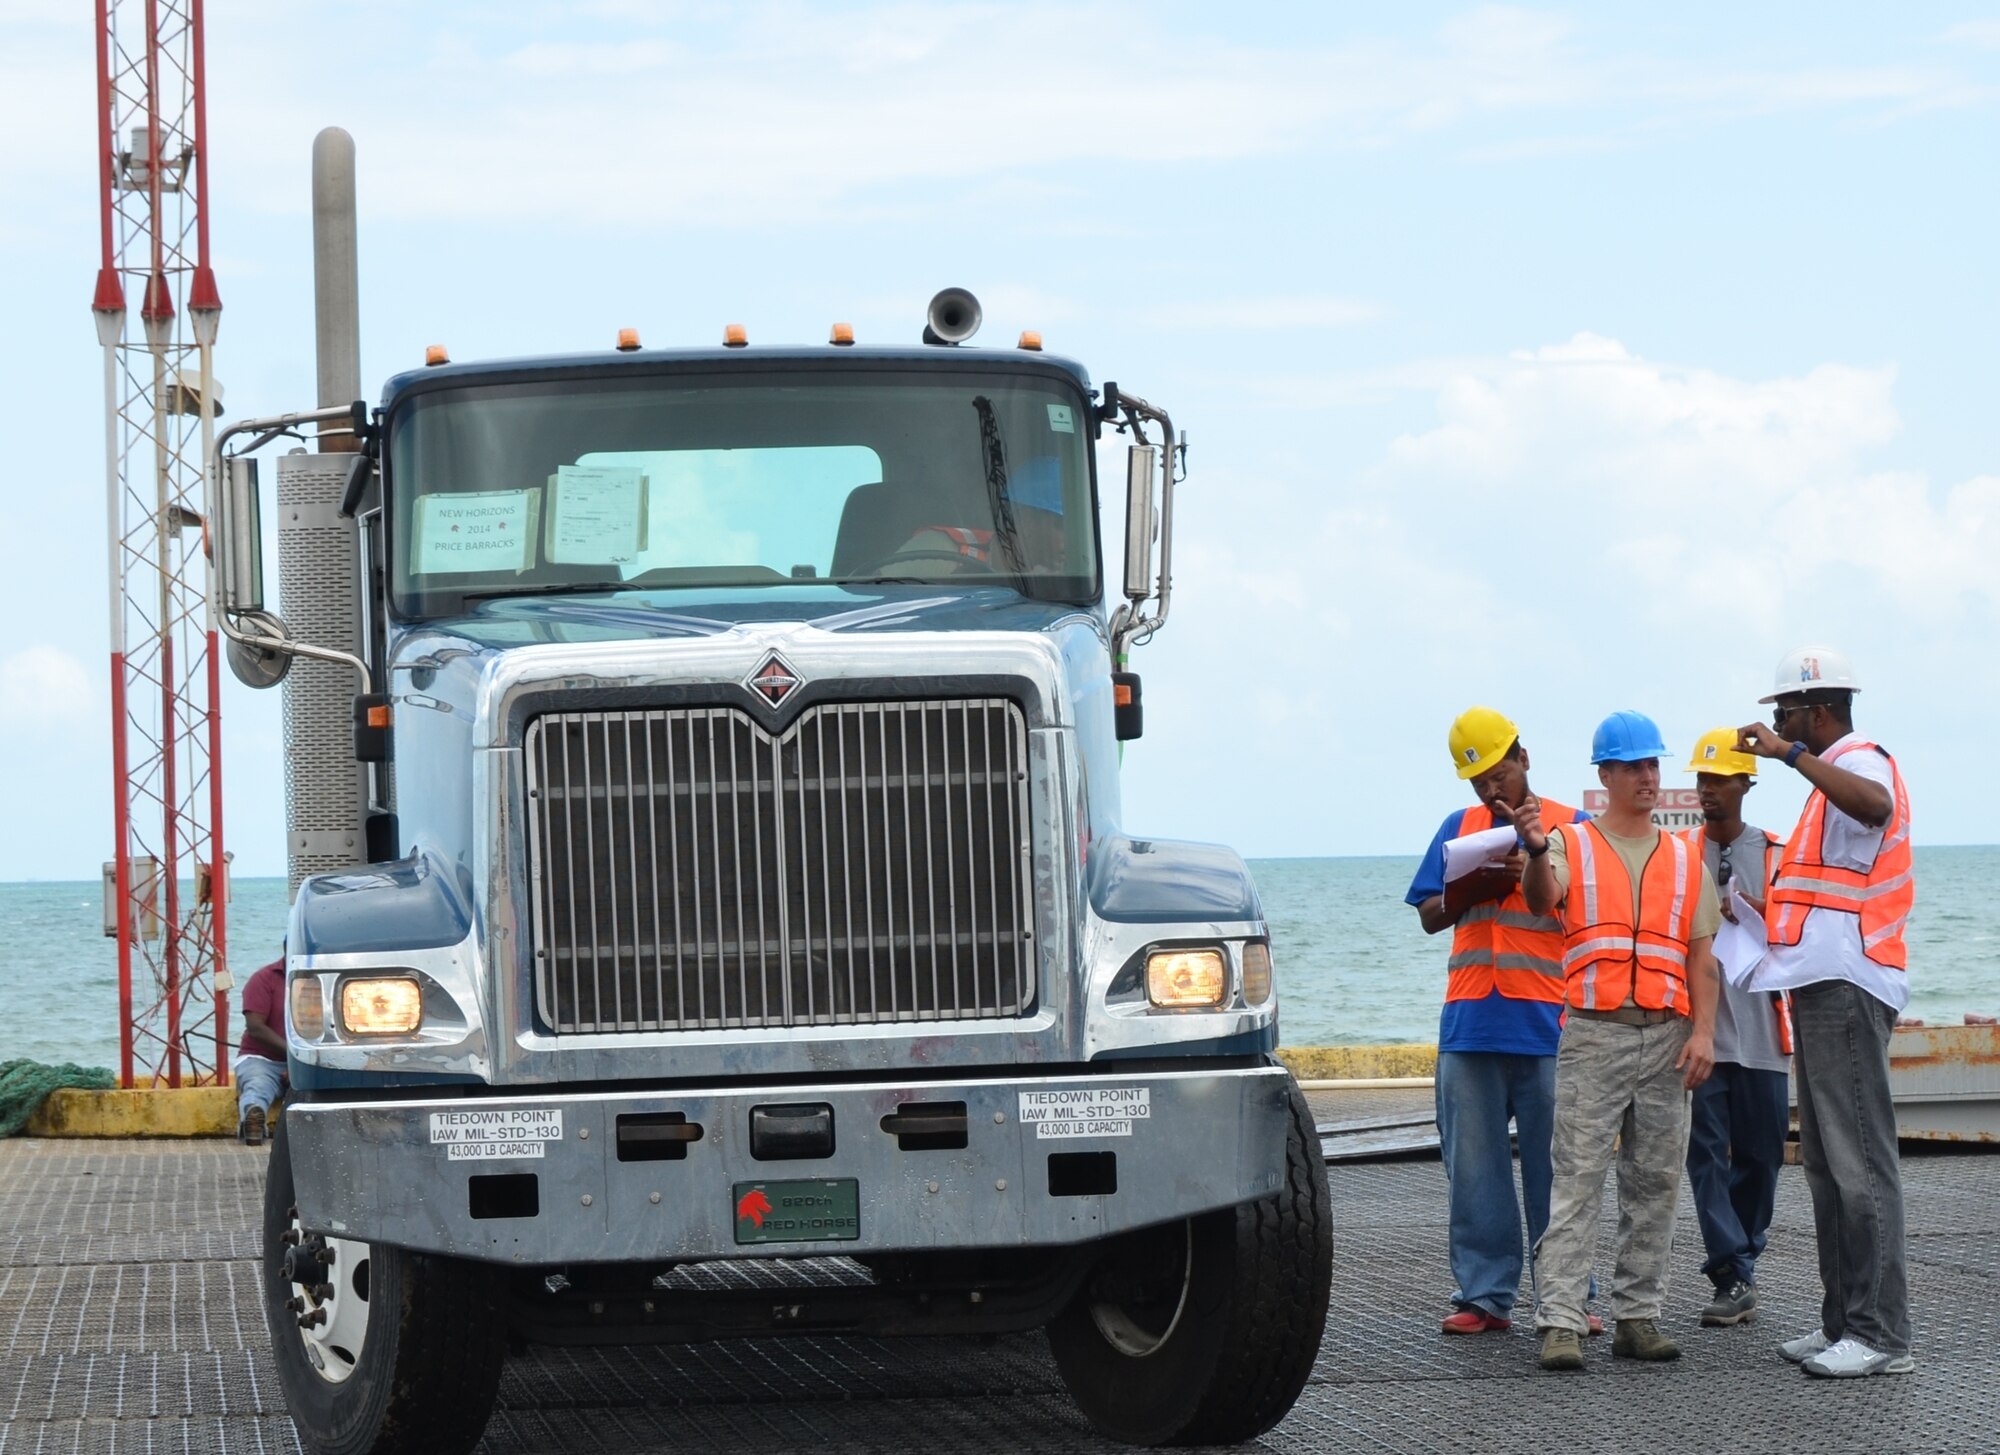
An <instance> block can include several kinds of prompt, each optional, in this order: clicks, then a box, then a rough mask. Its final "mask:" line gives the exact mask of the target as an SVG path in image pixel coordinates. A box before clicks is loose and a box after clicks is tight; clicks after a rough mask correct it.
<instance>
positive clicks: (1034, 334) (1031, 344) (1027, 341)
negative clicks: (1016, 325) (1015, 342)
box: [1019, 328, 1042, 354]
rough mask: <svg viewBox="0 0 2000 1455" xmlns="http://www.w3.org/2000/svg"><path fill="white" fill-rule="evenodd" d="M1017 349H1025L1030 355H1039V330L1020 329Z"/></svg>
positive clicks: (1040, 337) (1040, 344) (1040, 342)
mask: <svg viewBox="0 0 2000 1455" xmlns="http://www.w3.org/2000/svg"><path fill="white" fill-rule="evenodd" d="M1019 347H1021V348H1024V349H1026V350H1027V351H1028V352H1029V353H1031V354H1039V353H1040V352H1041V351H1042V333H1041V330H1040V329H1035V328H1024V329H1022V330H1021V342H1020V345H1019Z"/></svg>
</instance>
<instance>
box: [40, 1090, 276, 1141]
mask: <svg viewBox="0 0 2000 1455" xmlns="http://www.w3.org/2000/svg"><path fill="white" fill-rule="evenodd" d="M22 1130H23V1135H25V1136H30V1137H233V1136H235V1135H236V1088H235V1087H233V1086H183V1087H181V1088H180V1089H179V1090H171V1089H169V1088H166V1087H156V1088H147V1089H136V1090H132V1091H74V1090H62V1091H52V1092H50V1093H49V1095H48V1099H47V1100H46V1101H44V1102H43V1103H42V1104H41V1106H40V1108H39V1109H37V1110H36V1112H35V1114H34V1115H33V1116H31V1117H29V1118H28V1125H27V1126H26V1127H25V1128H23V1129H22Z"/></svg>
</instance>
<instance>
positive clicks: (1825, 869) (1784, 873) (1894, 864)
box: [1770, 741, 1916, 970]
mask: <svg viewBox="0 0 2000 1455" xmlns="http://www.w3.org/2000/svg"><path fill="white" fill-rule="evenodd" d="M1861 751H1868V752H1876V753H1882V750H1881V749H1880V748H1879V747H1877V746H1876V745H1875V744H1874V743H1869V742H1859V741H1857V742H1852V743H1847V744H1845V745H1843V746H1842V747H1840V748H1838V749H1836V750H1835V751H1833V752H1831V753H1828V754H1827V755H1826V757H1825V759H1824V760H1823V761H1825V762H1828V763H1834V762H1838V761H1839V760H1840V759H1841V758H1844V757H1846V756H1847V755H1848V754H1849V753H1853V752H1861ZM1882 756H1883V758H1884V759H1886V760H1887V761H1888V764H1889V780H1890V809H1889V821H1888V823H1886V824H1884V825H1883V826H1882V843H1881V847H1880V848H1878V849H1877V850H1876V851H1875V859H1874V862H1873V863H1871V864H1870V865H1869V866H1868V867H1867V868H1866V869H1837V868H1835V867H1833V866H1832V865H1830V864H1828V863H1826V831H1827V822H1826V816H1827V807H1828V803H1827V797H1826V795H1825V794H1824V793H1822V792H1820V791H1819V790H1818V789H1817V788H1815V789H1814V790H1813V792H1812V795H1811V797H1809V798H1807V799H1806V806H1805V812H1803V813H1802V814H1800V815H1799V826H1798V828H1797V829H1796V830H1794V831H1793V833H1792V841H1791V843H1790V844H1789V845H1787V846H1786V849H1785V852H1784V855H1783V856H1782V857H1781V858H1780V859H1779V861H1778V868H1777V872H1776V874H1775V875H1774V876H1773V878H1772V881H1771V914H1770V921H1771V943H1772V944H1774V945H1785V946H1791V945H1796V944H1798V942H1799V939H1800V937H1801V936H1803V935H1804V934H1805V927H1806V916H1807V915H1808V914H1810V913H1811V912H1812V911H1814V910H1823V911H1826V912H1828V913H1831V914H1851V915H1854V916H1855V917H1856V919H1857V920H1858V921H1859V928H1860V931H1861V952H1862V953H1863V954H1864V955H1866V956H1867V957H1868V958H1869V959H1870V960H1873V961H1874V962H1875V963H1876V964H1878V965H1882V966H1885V967H1887V968H1888V969H1891V970H1904V969H1906V968H1907V967H1908V964H1909V950H1908V947H1907V946H1906V945H1905V944H1904V943H1903V930H1904V928H1905V927H1906V926H1907V925H1908V924H1909V922H1910V907H1911V906H1912V905H1913V904H1915V903H1916V882H1915V879H1914V877H1913V875H1912V872H1911V855H1910V798H1909V794H1908V793H1907V792H1906V791H1905V790H1904V787H1903V774H1902V771H1901V770H1900V769H1899V768H1897V767H1896V760H1895V759H1894V758H1891V757H1889V755H1888V754H1887V753H1882Z"/></svg>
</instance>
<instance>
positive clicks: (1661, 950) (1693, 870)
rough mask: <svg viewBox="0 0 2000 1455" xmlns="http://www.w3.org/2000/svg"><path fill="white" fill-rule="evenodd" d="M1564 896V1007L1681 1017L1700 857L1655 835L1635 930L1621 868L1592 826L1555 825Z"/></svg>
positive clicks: (1675, 840) (1671, 837)
mask: <svg viewBox="0 0 2000 1455" xmlns="http://www.w3.org/2000/svg"><path fill="white" fill-rule="evenodd" d="M1556 832H1557V833H1560V834H1564V835H1565V836H1566V837H1565V838H1564V841H1563V843H1564V847H1565V849H1566V850H1567V852H1568V854H1569V893H1568V894H1567V895H1565V896H1564V898H1563V903H1562V922H1563V928H1564V930H1565V931H1567V934H1566V935H1565V936H1564V939H1563V977H1564V981H1565V996H1564V998H1565V1000H1566V1001H1567V1002H1568V1004H1570V1005H1571V1006H1573V1007H1574V1008H1576V1009H1577V1010H1616V1009H1618V1008H1619V1007H1620V1006H1622V1005H1624V1004H1625V1002H1626V1000H1627V999H1628V998H1629V999H1630V1000H1631V1001H1632V1002H1633V1003H1634V1004H1636V1005H1638V1006H1639V1007H1640V1008H1641V1009H1643V1010H1675V1011H1679V1012H1680V1013H1681V1014H1682V1015H1687V1014H1689V1006H1688V994H1687V956H1688V929H1689V926H1691V925H1692V924H1693V923H1694V911H1695V906H1696V905H1698V904H1699V903H1700V902H1701V874H1702V865H1701V857H1700V856H1699V855H1698V854H1696V853H1695V851H1694V850H1693V849H1692V848H1690V847H1689V845H1688V842H1687V840H1686V839H1683V838H1680V837H1679V836H1677V835H1675V834H1665V833H1663V834H1661V835H1660V836H1659V842H1658V843H1657V844H1656V845H1655V846H1654V849H1653V852H1652V854H1651V855H1649V856H1648V857H1647V860H1646V869H1645V872H1644V873H1643V874H1642V875H1640V877H1639V914H1638V923H1637V924H1636V925H1635V924H1633V922H1632V920H1633V914H1632V879H1631V876H1630V875H1628V874H1627V873H1626V872H1625V861H1624V860H1623V859H1622V858H1620V857H1619V854H1618V851H1617V850H1616V849H1614V848H1612V847H1611V844H1610V842H1609V841H1608V840H1606V838H1605V837H1604V831H1603V830H1602V829H1600V828H1598V827H1597V825H1596V824H1594V823H1579V824H1563V825H1560V826H1559V827H1558V828H1557V829H1556Z"/></svg>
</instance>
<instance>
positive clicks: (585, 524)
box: [387, 370, 1100, 619]
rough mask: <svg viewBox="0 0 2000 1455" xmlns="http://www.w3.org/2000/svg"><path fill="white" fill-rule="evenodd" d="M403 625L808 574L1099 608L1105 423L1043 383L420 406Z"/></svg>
mask: <svg viewBox="0 0 2000 1455" xmlns="http://www.w3.org/2000/svg"><path fill="white" fill-rule="evenodd" d="M390 431H391V433H390V444H389V451H388V462H387V463H388V470H387V481H388V494H389V501H390V510H391V514H392V517H393V522H394V524H393V529H392V531H391V537H392V542H393V545H392V550H391V560H392V575H393V592H394V597H395V605H396V612H397V615H398V616H401V617H404V618H406V619H407V618H429V617H437V616H446V615H453V614H456V613H458V612H460V611H462V610H464V608H465V606H466V603H467V602H469V601H472V600H475V599H486V598H491V597H500V596H509V595H532V594H539V593H544V592H553V591H579V592H587V591H604V590H632V589H647V588H665V587H676V586H760V585H772V586H778V585H785V584H791V583H797V582H803V581H812V582H834V583H857V584H859V583H881V582H933V581H945V580H949V581H950V582H952V583H953V584H954V585H961V584H982V585H984V584H997V585H1004V586H1007V587H1009V588H1011V589H1013V590H1015V591H1018V592H1020V593H1021V594H1023V595H1025V596H1030V597H1034V598H1036V599H1039V600H1051V601H1073V602H1077V603H1082V604H1089V603H1094V602H1095V601H1096V600H1097V599H1098V596H1099V592H1100V583H1099V578H1098V551H1097V532H1096V509H1095V502H1094V497H1093V492H1092V487H1091V476H1090V450H1089V447H1088V440H1089V438H1090V424H1089V416H1088V413H1087V404H1086V401H1085V400H1084V398H1083V396H1082V393H1081V392H1080V391H1079V390H1077V389H1075V388H1074V387H1072V386H1069V385H1067V384H1065V383H1064V382H1063V381H1062V380H1060V379H1056V378H1051V377H1047V376H1042V375H1031V374H1002V373H995V374H992V375H981V374H973V373H969V372H967V373H961V372H959V371H957V370H953V371H952V372H951V373H950V374H942V373H928V374H922V373H915V372H909V373H904V372H891V371H880V370H875V371H859V370H857V371H854V372H852V373H850V374H848V375H847V377H845V378H829V377H828V375H827V373H826V372H824V371H820V372H810V373H809V372H804V371H801V372H798V373H756V374H726V373H717V374H689V373H673V374H648V375H642V376H637V377H633V378H629V379H625V378H611V379H606V378H603V377H597V378H591V379H579V378H570V379H562V378H556V379H547V380H531V381H518V380H510V381H508V382H506V383H495V384H476V385H470V386H467V387H465V388H454V389H440V390H437V391H435V392H427V393H423V394H419V395H417V396H416V397H414V398H412V399H410V400H408V401H407V402H405V403H404V404H403V405H401V406H399V407H398V408H397V409H396V411H395V414H394V416H393V418H392V419H391V421H390Z"/></svg>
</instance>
